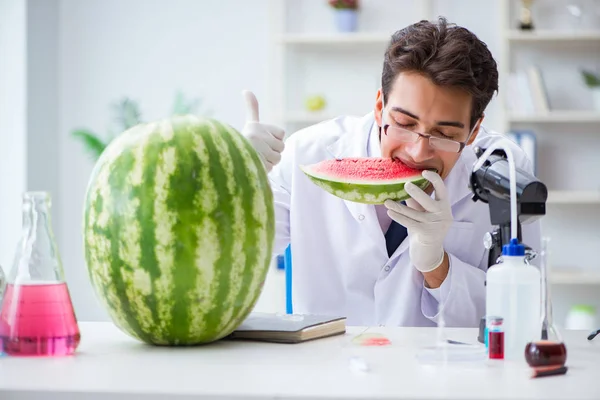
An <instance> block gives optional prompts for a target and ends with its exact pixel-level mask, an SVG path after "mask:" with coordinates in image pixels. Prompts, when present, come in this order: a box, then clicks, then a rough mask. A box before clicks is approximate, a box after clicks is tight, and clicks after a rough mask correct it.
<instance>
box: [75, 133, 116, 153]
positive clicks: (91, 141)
mask: <svg viewBox="0 0 600 400" xmlns="http://www.w3.org/2000/svg"><path fill="white" fill-rule="evenodd" d="M71 134H72V135H73V137H75V138H77V139H79V140H80V141H81V142H82V144H83V146H84V148H85V149H86V151H87V152H88V154H89V155H90V156H91V157H92V159H94V160H97V159H98V158H99V157H100V155H101V154H102V152H103V151H104V149H105V148H106V146H107V145H108V143H105V142H104V141H103V140H102V139H101V138H100V137H98V135H96V134H95V133H93V132H91V131H88V130H86V129H76V130H75V131H73V132H72V133H71Z"/></svg>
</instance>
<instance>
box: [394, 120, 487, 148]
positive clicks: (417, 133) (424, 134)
mask: <svg viewBox="0 0 600 400" xmlns="http://www.w3.org/2000/svg"><path fill="white" fill-rule="evenodd" d="M389 127H390V124H385V125H383V133H384V134H385V135H386V136H387V130H388V128H389ZM394 128H396V127H394ZM475 128H477V123H475V125H474V126H473V129H471V132H470V133H469V135H468V136H467V138H466V139H465V140H464V141H463V142H459V141H457V140H452V139H446V138H441V137H437V136H433V135H429V134H426V133H420V132H415V131H411V130H410V129H406V128H398V129H402V130H405V131H407V132H410V133H413V134H415V135H419V136H420V137H422V138H424V139H427V141H428V142H429V146H431V141H430V140H431V138H432V137H433V138H435V139H439V140H444V141H448V142H452V143H458V144H459V149H458V150H457V151H449V150H440V151H446V152H448V153H460V152H461V151H463V149H464V148H465V147H466V146H467V142H468V141H469V139H471V136H473V132H475ZM436 150H439V149H436Z"/></svg>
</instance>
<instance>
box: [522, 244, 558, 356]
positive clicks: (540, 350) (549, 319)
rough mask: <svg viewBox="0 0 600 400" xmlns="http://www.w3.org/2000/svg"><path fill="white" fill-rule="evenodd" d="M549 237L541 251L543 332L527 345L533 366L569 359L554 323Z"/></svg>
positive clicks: (526, 349)
mask: <svg viewBox="0 0 600 400" xmlns="http://www.w3.org/2000/svg"><path fill="white" fill-rule="evenodd" d="M549 241H550V239H549V238H548V237H542V251H541V253H540V256H541V261H540V273H541V285H542V287H541V289H542V290H541V292H542V309H541V318H542V324H541V327H542V329H541V332H540V335H539V337H536V338H533V340H532V341H531V342H530V343H528V344H527V346H526V347H525V360H526V361H527V363H528V364H529V365H530V366H532V367H538V366H547V365H564V363H565V362H566V360H567V347H566V346H565V343H564V342H563V339H562V336H561V335H560V332H559V331H558V328H557V327H556V325H555V324H554V319H553V316H552V297H551V295H550V283H549V281H548V243H549Z"/></svg>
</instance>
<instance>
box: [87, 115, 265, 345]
mask: <svg viewBox="0 0 600 400" xmlns="http://www.w3.org/2000/svg"><path fill="white" fill-rule="evenodd" d="M274 234H275V217H274V209H273V194H272V192H271V188H270V186H269V183H268V180H267V175H266V171H265V168H264V167H263V164H262V162H261V160H260V158H259V156H258V154H257V153H256V152H255V150H254V149H253V147H252V146H251V145H250V143H249V142H248V141H247V140H246V139H245V138H244V137H243V136H241V135H240V133H239V132H237V131H236V130H235V129H233V128H232V127H230V126H228V125H226V124H223V123H221V122H219V121H216V120H214V119H209V118H199V117H197V116H191V115H186V116H175V117H172V118H168V119H164V120H160V121H155V122H151V123H143V124H140V125H137V126H135V127H133V128H131V129H129V130H127V131H125V132H124V133H123V134H121V135H120V136H118V137H117V138H116V139H114V140H113V141H112V142H111V144H110V145H109V146H108V147H107V148H106V150H105V151H104V153H103V154H102V155H101V157H100V158H99V159H98V161H97V163H96V165H95V167H94V169H93V171H92V175H91V178H90V182H89V185H88V188H87V193H86V197H85V207H84V224H83V236H84V252H85V259H86V263H87V268H88V272H89V277H90V280H91V283H92V286H93V287H94V290H95V292H96V295H97V296H98V297H99V299H100V301H101V303H102V304H103V305H104V307H105V308H106V309H107V311H108V314H109V315H110V317H111V318H112V320H113V322H114V323H115V324H116V325H117V326H118V327H119V328H120V329H122V330H123V331H124V332H126V333H128V334H130V335H131V336H133V337H135V338H137V339H139V340H140V341H142V342H145V343H150V344H155V345H170V346H175V345H194V344H201V343H209V342H213V341H215V340H218V339H221V338H223V337H224V336H226V335H228V334H229V333H231V332H232V331H233V330H234V329H235V328H237V327H238V325H239V324H240V323H241V322H242V321H243V320H244V319H245V317H246V316H247V315H248V313H249V312H250V311H251V310H252V308H253V307H254V305H255V303H256V301H257V300H258V297H259V295H260V293H261V290H262V285H263V282H264V280H265V278H266V274H267V270H268V268H269V264H270V261H271V257H272V255H271V252H272V247H273V239H274Z"/></svg>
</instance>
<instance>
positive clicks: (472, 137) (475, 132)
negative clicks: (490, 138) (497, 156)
mask: <svg viewBox="0 0 600 400" xmlns="http://www.w3.org/2000/svg"><path fill="white" fill-rule="evenodd" d="M483 118H485V114H481V117H480V118H479V119H478V120H477V121H476V122H475V129H473V134H472V135H471V137H470V138H469V141H468V142H467V146H470V145H471V144H472V143H473V142H474V141H475V139H476V138H477V135H478V134H479V129H480V128H481V123H482V122H483Z"/></svg>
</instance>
